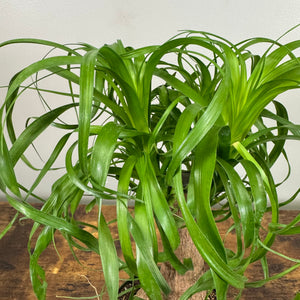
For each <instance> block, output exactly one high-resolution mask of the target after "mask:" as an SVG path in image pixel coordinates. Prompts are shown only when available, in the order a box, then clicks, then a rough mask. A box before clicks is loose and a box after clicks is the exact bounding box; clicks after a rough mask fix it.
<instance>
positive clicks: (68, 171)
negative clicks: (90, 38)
mask: <svg viewBox="0 0 300 300" xmlns="http://www.w3.org/2000/svg"><path fill="white" fill-rule="evenodd" d="M18 43H32V44H37V45H43V46H47V47H49V49H51V51H49V53H48V55H46V56H45V57H44V58H42V59H41V60H38V61H37V62H34V63H32V64H31V65H29V66H27V67H26V68H24V69H23V70H21V71H20V72H18V73H17V74H16V75H15V76H14V77H13V78H12V79H11V81H10V83H9V85H8V88H7V93H6V98H5V99H4V101H3V104H2V106H1V110H0V121H1V122H0V135H1V136H0V189H1V190H2V192H3V193H5V195H6V197H7V199H8V201H9V203H10V204H11V205H12V206H13V207H14V208H15V209H16V210H17V211H18V212H20V213H21V214H23V215H24V216H25V217H27V218H30V219H32V220H34V222H35V223H34V226H33V228H32V232H31V235H30V239H29V249H30V248H32V247H33V248H34V251H33V252H29V255H30V275H31V280H32V285H33V289H34V292H35V294H36V296H37V298H38V299H45V298H46V287H47V283H46V278H45V273H44V270H43V269H42V268H41V267H40V266H39V264H38V259H39V256H40V255H41V253H42V252H43V251H44V250H45V249H46V248H47V247H48V245H49V244H50V243H51V242H52V239H53V234H54V232H55V230H59V231H60V232H61V233H62V234H63V235H64V236H65V238H66V239H67V241H68V243H69V245H70V247H71V248H73V247H78V248H79V249H83V250H86V251H93V252H96V253H97V254H99V255H100V257H101V262H102V268H103V272H104V276H105V280H106V286H107V291H108V293H109V297H110V299H117V297H118V287H119V271H120V269H123V270H125V271H126V272H127V273H128V275H129V277H130V278H135V277H138V278H139V280H140V283H141V286H142V288H143V289H144V290H145V292H146V293H147V295H148V296H149V298H150V299H156V300H157V299H162V295H163V294H168V293H169V292H170V287H169V286H168V284H167V282H166V280H165V279H164V277H163V276H162V274H161V273H160V270H159V267H158V263H159V262H161V261H169V262H170V263H171V264H172V266H173V267H174V268H175V269H176V270H177V272H179V273H181V274H182V273H184V272H185V271H186V270H188V269H189V265H188V264H187V261H179V260H178V258H177V257H176V256H175V254H174V250H175V249H176V248H177V247H178V245H179V243H180V234H179V232H180V228H181V227H182V226H186V228H187V229H188V231H189V234H190V236H191V239H192V241H193V243H194V245H195V246H196V248H197V250H198V251H199V253H200V254H201V255H202V257H203V258H204V260H205V261H206V263H207V264H208V266H209V270H208V271H207V272H206V273H205V274H204V275H203V276H202V277H201V278H199V280H198V281H197V282H196V283H195V285H194V286H192V287H190V288H189V289H188V290H187V291H186V292H185V293H184V294H183V295H182V297H181V299H188V298H189V297H190V296H191V295H192V294H194V293H196V292H199V291H201V290H212V289H216V290H217V297H218V299H220V300H222V299H226V292H227V289H228V287H229V286H233V287H235V288H237V289H240V290H241V291H242V290H243V289H244V288H246V287H248V286H252V287H253V286H260V285H261V284H264V283H266V282H268V281H269V280H271V279H272V278H271V277H269V275H268V265H267V263H266V260H265V256H266V253H267V252H268V251H269V250H270V249H271V247H272V243H273V242H274V240H275V238H276V235H278V234H299V233H300V229H299V226H297V223H298V222H299V220H300V216H297V217H296V219H295V220H294V221H293V222H291V223H290V224H286V225H283V224H278V216H279V205H280V204H279V202H278V198H277V192H276V190H277V186H278V184H277V183H275V182H274V179H273V176H272V172H271V170H272V166H273V165H274V164H275V162H276V161H277V160H278V158H280V157H283V158H285V159H286V161H287V164H288V158H287V155H286V152H285V148H284V147H285V142H286V141H287V140H290V139H292V140H299V138H300V127H299V125H295V124H293V123H292V122H291V121H289V119H288V114H287V111H286V109H285V107H284V105H283V104H282V103H280V102H278V101H277V100H276V99H277V96H278V95H280V94H282V93H284V92H286V91H289V90H293V89H297V88H299V87H300V61H299V57H298V56H297V51H299V48H300V40H296V41H292V42H289V43H287V44H281V43H280V41H274V40H271V39H268V38H251V39H248V40H245V41H243V42H240V43H237V44H234V43H231V42H230V41H228V40H226V39H224V38H222V37H219V36H216V35H213V34H210V33H206V32H200V31H184V32H182V33H180V34H179V35H177V36H175V37H174V38H172V39H170V40H168V41H167V42H165V43H164V44H162V45H157V46H148V47H144V48H139V49H133V48H130V47H124V45H123V44H122V42H121V41H117V42H116V43H114V44H112V45H104V46H103V47H101V48H99V49H98V48H95V47H93V46H91V45H88V44H77V45H61V44H57V43H53V42H49V41H44V40H37V39H16V40H10V41H7V42H4V43H2V44H0V48H1V47H12V45H14V44H18ZM257 48H263V49H265V50H264V51H263V53H262V54H258V53H257V52H256V51H255V49H257ZM54 50H55V51H54ZM56 53H58V54H56ZM298 53H299V52H298ZM51 78H56V79H57V78H58V81H59V82H64V83H65V84H66V86H67V87H68V89H67V90H63V91H62V90H60V89H59V88H57V89H56V88H54V89H53V88H51V87H50V88H48V87H47V85H45V84H44V82H45V83H47V80H49V79H51ZM32 90H34V91H36V93H37V95H38V97H39V99H40V100H41V102H42V104H43V106H44V112H43V113H41V114H40V115H39V116H30V117H29V118H28V121H27V122H26V126H25V129H24V130H23V131H22V132H20V133H19V132H17V129H16V124H17V120H15V119H14V112H15V109H16V108H17V107H18V106H19V105H20V102H22V97H23V96H24V95H25V94H26V93H27V92H30V91H32ZM53 95H54V96H55V97H54V98H55V99H58V101H57V100H56V101H55V103H51V101H49V100H47V96H51V97H52V98H51V99H53ZM57 103H59V104H57ZM23 105H24V103H23ZM26 105H29V106H30V105H33V104H31V103H28V104H26ZM66 115H73V116H74V118H73V120H72V121H66V120H64V117H65V116H66ZM270 124H271V125H270ZM51 128H54V129H55V130H56V131H57V132H58V136H59V138H58V140H57V142H56V144H55V146H54V147H53V149H52V150H51V153H50V155H49V157H48V158H47V159H46V161H44V162H43V165H42V167H36V166H34V163H33V162H31V161H30V158H29V157H28V155H27V154H26V151H27V150H28V149H29V147H32V145H33V146H34V145H35V141H36V140H37V139H38V138H39V136H40V135H47V132H48V130H50V129H51ZM36 150H37V151H38V149H36ZM59 157H64V162H65V163H64V167H63V170H64V174H63V175H62V176H61V177H60V178H58V179H57V181H56V182H55V183H54V184H53V186H52V189H51V194H50V196H49V197H48V198H47V199H46V200H45V201H43V199H41V198H40V197H39V196H38V195H36V193H35V190H36V188H37V187H38V186H39V184H40V183H41V182H42V181H43V179H44V178H45V176H46V174H47V173H49V172H53V171H54V169H55V167H54V166H55V164H56V162H57V160H58V159H59ZM20 162H22V163H23V164H24V165H26V166H27V167H28V168H31V169H34V170H36V174H37V175H36V178H35V180H34V182H33V184H32V185H31V186H29V187H24V186H23V185H22V184H21V180H20V179H18V174H17V173H16V172H15V167H16V165H17V164H18V163H20ZM288 165H289V164H288ZM241 170H242V171H241ZM183 173H184V174H183ZM185 174H189V181H188V184H184V182H183V180H182V178H183V176H184V175H185ZM241 174H242V175H241ZM288 175H289V174H288ZM111 178H113V179H115V180H116V182H117V187H116V188H115V189H112V188H109V187H108V186H107V184H108V182H109V180H108V179H111ZM296 195H297V192H296V194H295V195H294V197H292V198H291V199H290V201H286V202H285V203H284V204H287V203H289V202H291V201H292V200H293V199H294V198H295V197H296ZM87 196H88V197H87ZM29 197H31V198H32V197H33V198H36V199H37V200H38V201H42V203H43V205H42V208H41V209H40V210H39V209H37V208H35V207H34V206H32V205H31V204H30V203H28V201H27V200H28V199H29ZM86 197H87V199H88V200H87V201H88V204H87V213H88V212H89V211H90V210H91V209H92V208H93V207H94V206H95V207H96V208H97V209H98V219H97V224H98V225H97V231H98V238H95V237H94V236H93V235H92V234H91V233H90V232H89V231H88V230H86V229H85V228H84V229H82V226H81V223H80V221H78V220H76V218H75V216H74V214H75V212H76V210H77V208H78V205H79V203H80V202H81V200H82V199H83V198H86ZM104 200H105V201H116V202H115V203H116V206H115V208H116V212H117V219H116V222H117V226H118V234H119V240H120V245H121V249H122V253H123V256H124V260H123V261H122V260H121V259H120V258H118V256H117V252H116V247H115V243H114V239H113V237H112V235H111V232H110V228H109V224H108V223H107V221H106V220H105V217H104V215H103V213H102V211H101V208H102V205H103V202H104ZM130 200H134V204H133V213H130V211H129V203H130ZM267 211H271V213H272V223H271V224H270V226H269V228H264V230H265V231H267V234H266V235H264V236H262V235H261V221H262V218H263V216H264V214H265V213H266V212H267ZM228 218H230V219H231V220H232V224H233V225H232V227H231V229H232V230H233V229H234V232H235V236H236V249H227V248H226V246H225V243H224V240H222V238H221V236H220V233H219V231H218V227H217V222H221V221H223V220H226V219H228ZM11 225H12V224H9V225H8V227H10V226H11ZM88 227H89V226H87V228H88ZM156 228H157V229H156ZM37 229H40V231H39V234H38V238H37V240H36V242H35V243H34V245H32V244H33V241H32V237H33V236H34V234H35V233H36V232H37ZM157 230H158V231H159V232H158V231H157ZM131 239H133V243H134V244H135V247H134V248H136V251H134V250H133V246H132V245H133V243H132V241H131ZM158 239H162V242H163V245H164V249H163V250H161V249H158ZM258 260H261V265H262V269H263V270H264V274H265V278H264V279H263V280H261V281H257V282H249V281H248V280H247V278H246V277H245V276H244V273H245V271H246V269H247V267H248V266H249V265H250V264H251V263H253V262H255V261H258ZM299 263H300V262H299V261H295V266H294V267H292V268H290V269H289V270H288V271H291V270H292V269H294V268H296V267H298V266H299ZM285 274H286V272H283V273H281V274H278V276H277V277H280V276H283V275H285Z"/></svg>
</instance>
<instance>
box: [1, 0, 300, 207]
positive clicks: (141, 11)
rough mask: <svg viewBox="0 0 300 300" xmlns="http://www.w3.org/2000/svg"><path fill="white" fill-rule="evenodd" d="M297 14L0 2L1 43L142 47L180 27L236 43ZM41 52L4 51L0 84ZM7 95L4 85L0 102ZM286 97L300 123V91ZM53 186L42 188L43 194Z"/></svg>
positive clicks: (193, 5) (230, 2)
mask: <svg viewBox="0 0 300 300" xmlns="http://www.w3.org/2000/svg"><path fill="white" fill-rule="evenodd" d="M299 17H300V1H299V0H285V1H282V0H252V1H249V0H247V1H246V0H219V1H216V0H206V1H204V0H185V1H179V0H173V1H171V0H151V1H150V0H148V1H145V0H85V1H79V0H72V1H71V0H67V1H66V0H65V1H64V0H52V1H42V0H25V1H20V0H19V1H17V0H1V1H0V41H5V40H8V39H12V38H18V37H35V38H42V39H48V40H53V41H57V42H62V43H69V42H80V41H84V42H88V43H91V44H93V45H95V46H99V47H100V46H101V45H103V44H104V43H112V42H114V41H115V40H116V39H122V41H123V42H124V44H126V45H131V46H133V47H139V46H145V45H149V44H157V43H161V42H164V41H165V40H166V39H168V38H170V37H171V36H173V35H175V34H176V33H177V32H178V30H180V29H197V30H205V31H209V32H213V33H216V34H219V35H222V36H224V37H227V38H228V39H229V40H231V41H233V42H238V41H240V40H243V39H246V38H248V37H253V36H267V37H270V38H277V37H278V36H280V35H281V34H282V33H283V32H285V31H286V30H287V29H289V28H291V27H292V26H294V25H296V24H297V23H299V21H300V18H299ZM299 32H300V30H299V29H298V30H296V31H294V32H292V33H291V34H290V35H289V36H288V40H294V39H299V38H300V36H299ZM20 50H22V53H21V54H20ZM24 50H25V52H24ZM43 54H44V50H43V49H36V48H33V47H28V46H26V48H24V46H23V47H21V46H19V47H7V48H5V49H0V85H5V84H7V82H8V80H9V78H10V77H11V76H12V75H13V74H14V73H15V72H16V71H17V70H19V69H20V68H21V67H24V66H25V65H26V64H28V63H30V62H32V61H34V60H35V59H36V58H40V57H41V56H42V55H43ZM3 95H4V90H3V89H0V104H1V103H2V101H3V100H2V99H3ZM283 98H284V99H283V100H284V101H285V103H286V104H287V106H288V108H289V109H290V117H291V119H292V120H293V121H295V122H297V123H300V117H299V112H300V104H299V102H300V99H299V91H297V92H294V93H290V94H289V95H287V96H285V97H283ZM27 108H28V107H27ZM24 109H26V108H25V107H24ZM31 109H34V108H31ZM20 113H22V111H21V112H20ZM290 144H291V145H290V147H289V148H288V151H289V153H290V156H291V163H292V164H293V165H294V173H293V177H292V179H291V180H290V182H289V184H288V185H286V188H285V189H281V190H280V191H279V196H280V198H281V199H283V200H284V199H287V198H288V197H289V196H290V195H291V193H292V191H294V190H295V189H296V187H297V186H299V182H300V180H299V178H300V171H299V170H300V163H299V159H298V151H299V142H298V143H290ZM45 146H46V147H47V146H48V144H47V142H46V143H45ZM282 168H284V167H283V166H282V165H279V166H278V167H277V172H276V177H278V178H280V177H281V171H282ZM22 172H23V168H22V167H20V169H19V176H20V177H24V180H25V181H26V180H29V179H30V178H29V177H31V176H29V175H28V174H27V173H26V174H23V173H22ZM50 181H51V179H49V182H50ZM49 186H50V184H48V185H47V184H46V185H45V186H43V187H42V188H41V189H40V190H41V191H42V193H43V194H44V195H46V194H47V193H48V192H49ZM298 202H300V199H299V201H298ZM297 207H298V208H300V205H298V206H297Z"/></svg>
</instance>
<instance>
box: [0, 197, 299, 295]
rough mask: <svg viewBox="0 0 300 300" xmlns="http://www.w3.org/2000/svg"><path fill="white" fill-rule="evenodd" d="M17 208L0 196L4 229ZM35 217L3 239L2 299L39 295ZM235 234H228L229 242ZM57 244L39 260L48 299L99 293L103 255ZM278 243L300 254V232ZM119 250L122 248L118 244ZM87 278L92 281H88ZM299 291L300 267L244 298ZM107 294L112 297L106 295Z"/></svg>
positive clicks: (252, 271)
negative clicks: (31, 266)
mask: <svg viewBox="0 0 300 300" xmlns="http://www.w3.org/2000/svg"><path fill="white" fill-rule="evenodd" d="M103 211H104V214H105V216H106V218H107V220H109V219H114V218H115V215H116V214H115V207H114V206H105V207H104V208H103ZM96 213H97V212H96V211H95V212H92V213H90V214H89V215H88V216H87V215H85V212H84V207H83V206H82V207H80V209H79V212H78V217H79V218H80V219H81V220H83V221H89V222H91V220H96ZM299 213H300V212H299V211H281V216H280V221H281V222H282V223H286V222H289V221H290V220H292V218H293V217H294V216H296V215H297V214H299ZM13 215H14V210H13V209H12V208H10V207H9V205H8V204H7V203H5V202H0V230H1V229H3V228H4V227H5V226H6V225H7V223H8V222H9V220H11V219H12V217H13ZM31 225H32V222H31V221H29V220H23V221H21V222H16V223H15V225H14V226H13V227H12V228H11V230H10V231H9V232H8V233H7V235H5V237H4V238H2V240H0V271H1V272H0V300H10V299H11V300H13V299H15V300H34V299H36V298H35V296H34V294H33V292H32V289H31V283H30V279H29V271H28V263H29V259H28V252H27V239H28V234H29V232H30V228H31ZM225 225H226V224H224V225H221V226H220V232H221V234H224V233H225V231H224V230H225V229H224V228H225V227H224V228H223V227H222V226H225ZM112 230H113V234H114V237H117V230H116V226H114V225H113V228H112ZM231 240H234V237H233V236H232V237H231V236H230V235H229V237H228V242H229V243H230V242H231ZM55 241H56V246H57V249H58V251H59V253H60V255H61V258H59V257H58V255H57V254H56V251H55V249H54V247H53V246H52V245H51V246H50V247H49V248H48V249H47V250H46V251H45V252H44V253H43V255H42V256H41V259H40V263H41V265H43V266H44V268H45V271H46V278H47V282H48V292H47V300H52V299H53V300H54V299H60V298H57V296H68V297H70V296H73V297H89V296H94V295H95V290H94V288H93V286H94V287H95V288H97V290H98V292H99V293H100V292H101V289H102V288H103V286H104V280H103V274H102V273H101V271H100V269H101V266H100V259H99V257H98V256H97V255H95V254H93V253H83V252H80V251H77V250H75V252H76V254H77V256H78V259H79V261H80V262H81V263H82V266H81V265H79V264H78V263H77V262H76V261H75V260H74V258H73V255H72V253H71V251H70V249H69V247H68V245H67V243H66V242H65V240H64V239H63V237H62V236H61V235H60V234H59V233H57V234H56V237H55ZM274 249H277V250H280V251H282V252H283V253H284V254H286V255H288V256H291V257H294V258H297V259H300V235H298V236H293V237H291V236H281V237H278V238H277V240H276V242H275V244H274ZM117 250H118V252H119V254H121V253H120V248H119V247H117ZM268 261H269V263H270V265H271V267H270V273H271V275H273V274H276V273H279V272H281V271H283V270H284V269H286V268H287V267H288V266H291V264H290V263H289V262H287V261H286V260H283V259H282V258H280V257H277V256H274V255H268ZM258 270H259V265H258V264H253V266H251V268H249V272H248V273H247V275H248V277H249V278H250V279H251V280H254V279H259V278H261V277H260V276H261V274H260V271H258ZM88 280H89V281H88ZM298 291H300V268H298V269H296V270H295V271H293V272H292V273H290V274H288V275H287V276H286V277H284V278H281V279H279V280H276V281H273V282H271V283H268V284H267V285H266V286H264V287H262V288H258V289H247V290H246V291H245V292H244V293H243V296H242V298H241V299H242V300H243V299H245V300H246V299H257V300H259V299H272V300H283V299H288V300H291V299H294V297H295V295H296V293H297V292H298ZM234 294H236V291H234V290H230V292H229V295H228V299H234V296H233V295H234ZM103 299H108V297H107V296H104V297H103Z"/></svg>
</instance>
